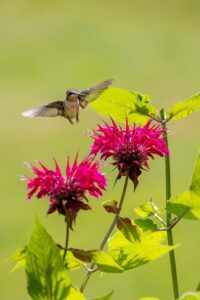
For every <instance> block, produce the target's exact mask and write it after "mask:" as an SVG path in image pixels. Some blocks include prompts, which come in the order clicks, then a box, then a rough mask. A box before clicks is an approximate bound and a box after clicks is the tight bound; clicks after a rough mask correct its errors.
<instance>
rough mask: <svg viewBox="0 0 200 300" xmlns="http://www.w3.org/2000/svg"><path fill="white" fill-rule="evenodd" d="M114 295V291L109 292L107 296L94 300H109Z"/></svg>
mask: <svg viewBox="0 0 200 300" xmlns="http://www.w3.org/2000/svg"><path fill="white" fill-rule="evenodd" d="M113 294H114V291H112V292H110V293H109V294H107V295H105V296H103V297H100V298H95V299H94V300H110V299H111V298H112V295H113Z"/></svg>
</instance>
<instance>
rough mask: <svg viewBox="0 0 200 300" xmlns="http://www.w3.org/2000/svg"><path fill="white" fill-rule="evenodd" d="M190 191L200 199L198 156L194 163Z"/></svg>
mask: <svg viewBox="0 0 200 300" xmlns="http://www.w3.org/2000/svg"><path fill="white" fill-rule="evenodd" d="M190 191H192V192H194V193H196V194H197V195H199V197H200V155H198V158H197V160H196V163H195V167H194V171H193V176H192V183H191V185H190Z"/></svg>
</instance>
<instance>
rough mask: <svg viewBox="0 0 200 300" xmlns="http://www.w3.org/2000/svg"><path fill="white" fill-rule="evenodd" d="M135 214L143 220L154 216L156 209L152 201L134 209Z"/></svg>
mask: <svg viewBox="0 0 200 300" xmlns="http://www.w3.org/2000/svg"><path fill="white" fill-rule="evenodd" d="M134 211H135V213H136V214H137V215H138V216H139V217H142V218H148V217H151V216H153V215H154V213H155V208H154V205H152V202H151V201H148V202H145V203H144V204H142V205H140V206H139V207H137V208H134Z"/></svg>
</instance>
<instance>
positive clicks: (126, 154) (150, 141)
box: [90, 118, 169, 188]
mask: <svg viewBox="0 0 200 300" xmlns="http://www.w3.org/2000/svg"><path fill="white" fill-rule="evenodd" d="M111 121H112V124H108V123H106V122H104V126H101V125H98V129H97V130H95V131H92V132H91V133H90V135H91V137H92V138H93V139H94V142H93V145H92V147H91V154H94V155H97V154H98V153H100V154H101V159H104V160H106V159H107V158H109V157H112V160H113V163H112V164H113V165H114V166H116V167H117V168H118V170H119V174H118V176H117V179H120V178H121V176H124V175H126V174H127V172H128V175H129V178H130V179H131V180H132V181H133V183H134V188H136V187H137V185H138V176H139V175H140V174H141V171H142V170H143V169H148V168H149V165H148V159H149V157H151V158H152V159H154V156H155V155H159V156H164V155H169V151H168V148H167V145H166V143H165V141H164V139H163V133H165V130H163V129H162V128H161V127H160V125H155V124H153V125H151V123H152V120H149V121H148V122H147V123H146V125H145V126H144V127H142V126H136V124H135V123H134V124H133V128H130V126H129V124H128V119H127V120H126V128H125V129H122V128H121V127H120V126H118V125H117V124H116V123H115V122H114V120H113V119H112V118H111Z"/></svg>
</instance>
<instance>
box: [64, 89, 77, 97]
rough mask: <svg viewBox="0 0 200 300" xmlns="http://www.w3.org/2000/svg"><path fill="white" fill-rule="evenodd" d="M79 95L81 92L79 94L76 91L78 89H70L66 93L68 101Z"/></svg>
mask: <svg viewBox="0 0 200 300" xmlns="http://www.w3.org/2000/svg"><path fill="white" fill-rule="evenodd" d="M78 94H79V92H78V90H76V89H68V90H67V92H66V100H70V98H71V97H70V96H72V95H78Z"/></svg>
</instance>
